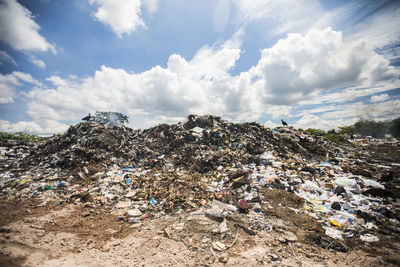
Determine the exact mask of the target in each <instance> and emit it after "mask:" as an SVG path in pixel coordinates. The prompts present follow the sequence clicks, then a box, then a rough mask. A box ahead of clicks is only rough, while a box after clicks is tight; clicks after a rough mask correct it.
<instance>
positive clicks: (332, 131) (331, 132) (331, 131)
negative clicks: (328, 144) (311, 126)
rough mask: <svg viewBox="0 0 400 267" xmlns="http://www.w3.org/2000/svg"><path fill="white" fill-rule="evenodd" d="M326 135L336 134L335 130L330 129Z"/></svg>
mask: <svg viewBox="0 0 400 267" xmlns="http://www.w3.org/2000/svg"><path fill="white" fill-rule="evenodd" d="M326 133H327V134H336V130H335V129H330V130H329V131H327V132H326Z"/></svg>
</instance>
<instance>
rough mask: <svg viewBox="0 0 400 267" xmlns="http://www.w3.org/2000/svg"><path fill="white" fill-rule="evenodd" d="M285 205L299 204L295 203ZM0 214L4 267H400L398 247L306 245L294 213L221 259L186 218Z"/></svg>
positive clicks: (305, 228)
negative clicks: (131, 220) (139, 219)
mask: <svg viewBox="0 0 400 267" xmlns="http://www.w3.org/2000/svg"><path fill="white" fill-rule="evenodd" d="M272 194H273V193H272ZM271 197H273V196H272V195H271ZM282 199H287V201H288V202H287V203H292V205H294V206H295V205H298V200H297V199H296V198H290V197H282ZM0 207H1V211H0V215H1V218H0V223H1V228H0V266H110V265H117V266H238V265H245V266H383V265H385V266H398V264H399V263H400V256H399V255H398V252H399V251H400V250H399V248H400V243H399V242H398V241H392V242H389V241H384V242H379V243H378V244H377V243H375V244H374V245H369V244H363V245H362V246H353V247H349V250H348V252H347V253H342V252H338V251H335V250H333V249H331V248H327V249H324V248H322V247H320V246H318V245H317V244H316V243H312V242H309V241H308V240H309V238H307V237H308V236H314V237H315V236H316V235H318V234H319V233H318V230H317V229H315V231H313V229H312V226H311V225H312V223H310V222H306V223H305V224H304V225H301V224H300V223H299V219H301V218H303V217H302V216H304V215H299V216H300V217H298V218H294V217H296V215H295V213H294V214H289V215H291V216H292V222H293V223H291V224H287V221H288V220H286V217H287V216H289V215H288V214H286V215H280V214H281V213H282V211H279V210H275V209H274V211H273V212H271V214H269V215H268V216H269V218H268V220H271V221H274V225H275V226H274V229H273V230H272V231H268V230H261V231H256V234H255V235H249V234H248V233H246V232H245V231H244V230H243V229H241V228H239V227H238V228H237V230H236V236H235V238H233V241H234V242H232V243H231V242H229V244H232V246H231V247H229V246H227V249H226V250H223V251H220V252H219V251H216V250H213V249H212V248H211V246H210V245H209V244H210V243H209V240H205V239H207V238H203V239H201V238H202V236H201V234H203V235H204V234H205V235H206V236H208V239H212V238H213V235H215V234H213V233H206V232H205V231H203V230H201V229H203V228H202V227H203V226H204V225H206V224H207V222H206V221H201V220H189V217H190V216H189V215H188V214H181V215H176V216H174V217H166V218H163V219H153V220H145V221H143V222H140V223H136V224H128V223H125V222H123V221H119V220H118V217H117V216H115V215H112V214H111V212H110V211H107V210H101V209H94V208H93V207H92V206H91V204H90V203H89V204H83V203H73V204H64V205H58V206H56V203H47V204H46V205H44V206H40V205H39V203H38V202H23V201H19V202H16V201H10V202H3V203H2V204H1V205H0ZM280 217H281V218H280ZM293 218H294V219H293ZM229 227H232V226H231V225H229ZM171 229H175V231H174V230H171ZM177 229H179V230H177ZM204 229H205V228H204ZM319 231H320V230H319ZM293 234H294V235H293ZM179 237H181V238H179ZM199 239H200V240H199ZM226 240H228V239H226ZM229 240H230V241H232V239H229Z"/></svg>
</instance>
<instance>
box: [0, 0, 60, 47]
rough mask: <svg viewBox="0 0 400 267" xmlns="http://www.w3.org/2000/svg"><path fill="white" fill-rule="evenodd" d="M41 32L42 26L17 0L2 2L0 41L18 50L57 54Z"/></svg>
mask: <svg viewBox="0 0 400 267" xmlns="http://www.w3.org/2000/svg"><path fill="white" fill-rule="evenodd" d="M39 30H40V26H39V25H38V24H37V23H36V22H35V21H34V18H33V16H32V13H31V12H30V11H29V10H28V9H27V8H25V7H24V6H22V5H21V4H19V3H18V2H17V1H16V0H1V1H0V41H2V42H4V43H6V44H7V45H9V46H11V47H12V48H14V49H16V50H24V51H47V50H50V51H52V52H53V53H56V50H55V48H54V46H53V45H51V44H49V43H48V42H47V41H46V39H45V38H44V37H43V36H42V35H40V33H39Z"/></svg>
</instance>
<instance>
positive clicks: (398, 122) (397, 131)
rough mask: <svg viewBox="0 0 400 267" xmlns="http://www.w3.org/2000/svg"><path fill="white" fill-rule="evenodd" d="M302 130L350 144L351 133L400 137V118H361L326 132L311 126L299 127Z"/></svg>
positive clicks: (336, 141) (378, 136)
mask: <svg viewBox="0 0 400 267" xmlns="http://www.w3.org/2000/svg"><path fill="white" fill-rule="evenodd" d="M299 131H300V132H305V133H307V134H310V135H313V136H323V137H324V138H326V139H328V140H330V141H332V142H335V143H337V144H350V145H354V144H353V143H350V142H348V141H347V138H349V137H350V136H351V135H354V134H359V135H362V136H372V137H375V138H383V137H385V134H391V135H392V136H393V137H400V118H397V119H395V120H392V121H390V122H379V121H373V120H360V121H358V122H356V123H355V124H354V125H349V126H343V127H339V131H336V130H335V129H331V130H329V131H328V132H325V131H324V130H321V129H314V128H309V129H307V130H305V131H304V130H303V129H299Z"/></svg>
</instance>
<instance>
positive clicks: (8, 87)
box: [0, 71, 41, 104]
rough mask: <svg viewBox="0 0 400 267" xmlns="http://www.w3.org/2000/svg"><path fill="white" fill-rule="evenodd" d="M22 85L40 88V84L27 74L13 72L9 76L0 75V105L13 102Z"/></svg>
mask: <svg viewBox="0 0 400 267" xmlns="http://www.w3.org/2000/svg"><path fill="white" fill-rule="evenodd" d="M23 83H28V84H31V85H36V86H41V83H40V82H39V81H37V80H35V79H33V78H32V76H31V75H30V74H28V73H24V72H19V71H14V72H12V73H10V74H1V73H0V104H6V103H12V102H14V97H15V95H16V91H17V88H18V87H20V86H22V85H23Z"/></svg>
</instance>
